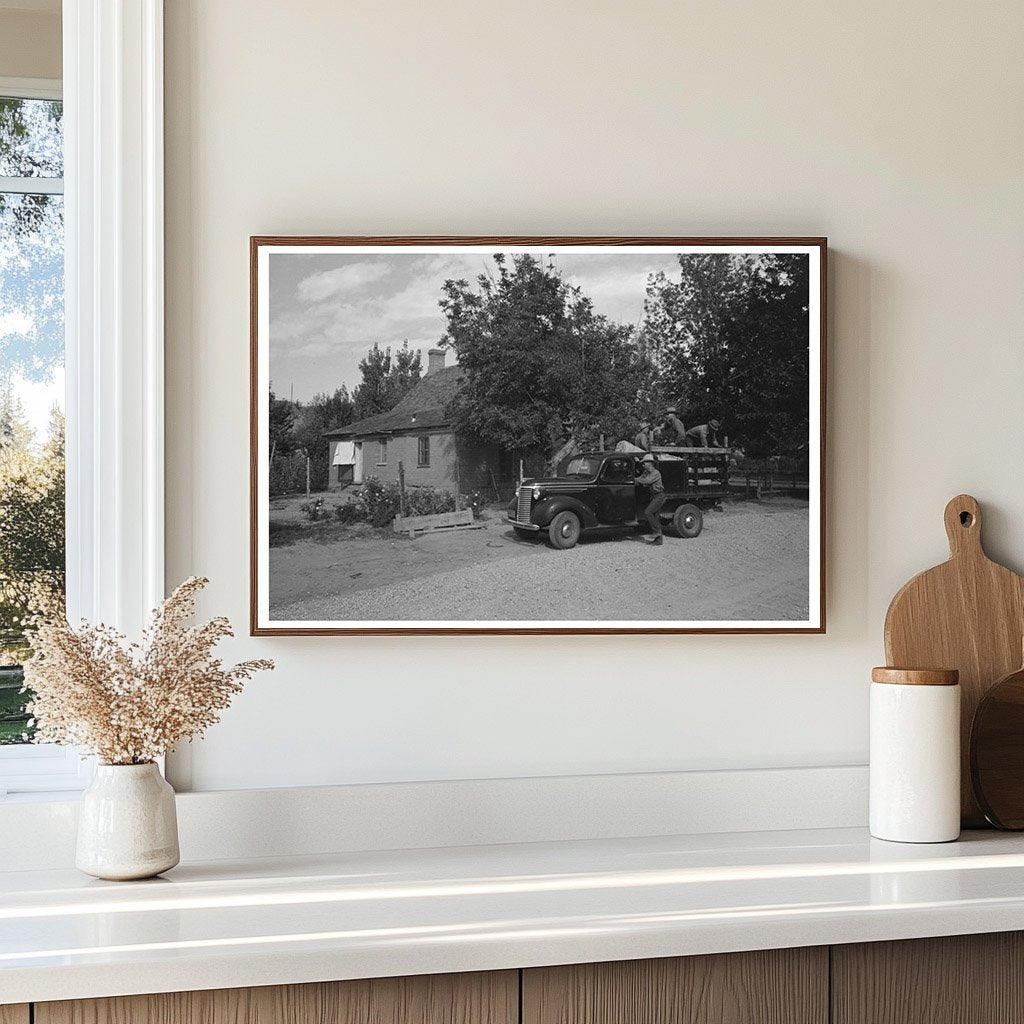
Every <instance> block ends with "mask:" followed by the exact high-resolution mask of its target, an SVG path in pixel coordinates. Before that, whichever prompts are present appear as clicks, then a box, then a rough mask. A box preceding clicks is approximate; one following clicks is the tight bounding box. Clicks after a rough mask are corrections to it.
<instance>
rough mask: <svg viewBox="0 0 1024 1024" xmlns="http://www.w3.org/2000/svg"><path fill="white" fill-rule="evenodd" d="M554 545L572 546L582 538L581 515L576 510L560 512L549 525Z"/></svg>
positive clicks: (564, 547)
mask: <svg viewBox="0 0 1024 1024" xmlns="http://www.w3.org/2000/svg"><path fill="white" fill-rule="evenodd" d="M548 537H549V538H550V539H551V545H552V547H556V548H561V549H562V550H565V549H566V548H571V547H575V546H576V541H578V540H579V539H580V517H579V516H578V515H576V513H575V512H559V513H558V515H557V516H555V518H554V519H552V520H551V525H550V526H549V527H548Z"/></svg>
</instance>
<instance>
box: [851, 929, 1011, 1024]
mask: <svg viewBox="0 0 1024 1024" xmlns="http://www.w3.org/2000/svg"><path fill="white" fill-rule="evenodd" d="M832 1020H833V1024H864V1022H865V1021H870V1022H871V1024H1018V1022H1024V933H1019V932H1001V933H994V934H991V935H954V936H949V937H946V938H939V939H908V940H905V941H902V942H865V943H858V944H856V945H850V946H833V947H832Z"/></svg>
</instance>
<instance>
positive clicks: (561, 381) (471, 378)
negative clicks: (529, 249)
mask: <svg viewBox="0 0 1024 1024" xmlns="http://www.w3.org/2000/svg"><path fill="white" fill-rule="evenodd" d="M494 260H495V263H496V264H497V268H498V275H497V278H496V279H495V278H492V277H490V276H488V275H480V276H479V277H478V278H477V282H476V288H473V287H471V286H470V285H469V283H468V282H467V281H464V280H459V281H453V280H449V281H446V282H445V284H444V290H443V297H442V299H441V308H442V310H443V311H444V313H445V316H446V317H447V320H448V325H447V332H446V334H445V337H444V338H443V339H442V344H445V345H449V346H451V347H452V348H453V349H454V350H455V352H456V354H457V356H458V362H459V366H461V367H462V368H463V371H464V374H465V377H464V380H463V384H462V387H461V388H460V390H459V393H458V395H457V396H456V398H455V399H454V400H453V403H452V408H451V413H452V415H453V417H454V420H455V423H456V427H457V429H458V430H459V431H461V432H463V433H467V434H470V435H473V436H476V437H478V438H480V439H482V440H484V441H490V442H494V443H496V444H498V445H500V446H502V447H503V448H505V449H509V450H518V451H523V452H526V453H541V454H543V455H544V456H545V457H546V458H549V459H550V458H551V457H552V456H553V455H554V453H555V452H557V451H558V450H560V449H562V448H564V446H565V443H566V441H567V440H569V441H577V442H579V443H581V444H593V443H596V442H597V440H598V436H599V435H600V434H602V433H603V434H605V435H606V438H608V439H615V438H618V437H622V436H625V435H627V434H629V433H631V432H632V430H633V429H635V426H636V419H635V417H636V410H637V407H638V404H639V403H640V402H641V401H642V400H643V399H644V398H645V397H646V395H647V390H648V388H649V385H650V379H651V378H650V371H651V364H650V361H649V360H647V359H646V358H645V357H644V355H643V353H642V352H641V351H640V349H639V347H638V346H637V344H636V341H635V338H634V336H633V334H632V332H631V330H630V328H629V327H626V326H623V325H620V324H615V323H612V322H611V321H609V320H608V319H607V318H605V317H603V316H600V315H598V314H596V313H595V312H594V309H593V306H592V304H591V302H590V300H589V299H588V298H586V297H585V296H584V295H583V294H582V293H581V292H580V290H579V289H578V288H574V287H571V286H570V285H568V284H567V283H566V282H565V281H564V280H563V279H562V277H561V275H560V274H559V272H558V271H557V269H556V268H555V267H554V266H553V265H551V264H549V265H547V266H543V265H542V264H541V262H540V261H539V260H537V259H535V258H534V257H532V256H529V255H518V256H514V257H512V259H511V262H510V261H509V260H508V259H507V258H506V257H505V256H504V255H502V254H500V253H499V254H497V255H496V256H495V257H494Z"/></svg>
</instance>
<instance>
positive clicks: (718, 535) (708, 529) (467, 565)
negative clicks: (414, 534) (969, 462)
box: [270, 499, 809, 621]
mask: <svg viewBox="0 0 1024 1024" xmlns="http://www.w3.org/2000/svg"><path fill="white" fill-rule="evenodd" d="M704 522H705V525H704V532H703V533H702V534H701V535H700V536H699V537H697V538H695V539H692V540H681V539H679V538H677V537H672V536H668V535H666V537H665V543H664V545H663V546H661V547H652V546H650V545H647V544H644V543H642V542H641V541H640V539H639V537H637V536H636V535H635V534H631V533H624V534H622V535H619V536H615V537H606V538H601V539H595V540H591V541H586V542H583V543H581V544H579V545H577V547H575V548H572V549H571V550H569V551H556V550H554V549H552V548H550V547H548V546H547V545H546V544H542V543H530V542H526V541H521V540H519V539H518V538H517V537H516V536H515V535H514V534H513V533H512V531H511V528H509V527H508V526H507V524H505V523H500V522H498V521H496V520H492V521H491V522H489V523H488V524H487V525H486V527H485V528H484V529H481V530H472V531H462V532H460V533H458V534H432V535H431V534H428V535H427V536H424V537H419V538H417V539H416V540H414V541H410V540H406V539H394V540H392V539H388V540H380V539H372V540H352V541H339V542H337V543H334V544H322V543H320V544H318V543H313V542H305V541H303V542H299V543H296V544H293V545H289V546H287V547H282V548H273V549H271V561H270V576H271V615H272V617H273V618H274V619H276V620H321V621H337V620H344V621H353V620H377V621H379V620H389V619H391V620H396V619H397V620H410V619H418V620H424V619H433V620H444V619H454V620H544V619H567V620H572V619H596V620H629V619H634V620H674V621H682V620H709V619H732V620H746V619H750V620H757V619H762V620H763V619H767V620H781V619H784V620H801V619H805V618H807V615H808V540H809V538H808V510H807V506H806V504H804V503H799V502H792V501H786V500H785V499H783V500H780V501H778V502H763V503H737V504H734V505H730V506H728V507H727V508H726V509H725V510H724V511H720V512H709V513H707V514H706V516H705V521H704Z"/></svg>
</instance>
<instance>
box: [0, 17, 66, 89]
mask: <svg viewBox="0 0 1024 1024" xmlns="http://www.w3.org/2000/svg"><path fill="white" fill-rule="evenodd" d="M26 6H28V5H26ZM37 7H38V9H35V10H21V9H19V8H18V3H17V0H15V2H14V3H10V2H7V0H0V77H2V78H57V79H59V78H60V77H61V75H62V73H63V71H62V68H61V52H60V3H59V0H52V3H45V4H41V5H37Z"/></svg>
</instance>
